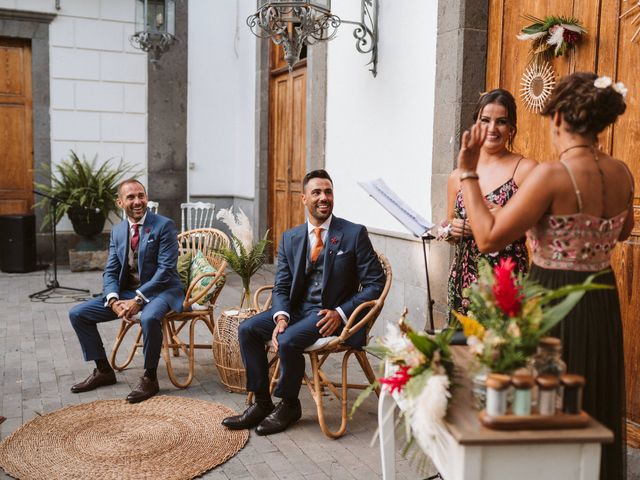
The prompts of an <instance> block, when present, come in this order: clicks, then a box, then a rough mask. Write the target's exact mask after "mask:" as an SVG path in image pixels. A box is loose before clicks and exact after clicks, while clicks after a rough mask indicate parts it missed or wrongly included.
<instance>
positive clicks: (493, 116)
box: [447, 88, 537, 320]
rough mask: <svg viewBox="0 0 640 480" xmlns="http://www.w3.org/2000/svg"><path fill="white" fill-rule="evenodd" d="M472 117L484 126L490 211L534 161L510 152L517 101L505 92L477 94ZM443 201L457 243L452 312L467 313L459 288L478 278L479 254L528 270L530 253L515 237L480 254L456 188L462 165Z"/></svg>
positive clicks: (481, 163) (484, 185)
mask: <svg viewBox="0 0 640 480" xmlns="http://www.w3.org/2000/svg"><path fill="white" fill-rule="evenodd" d="M473 119H474V121H479V122H480V123H481V124H482V125H486V127H487V130H488V133H487V141H485V143H484V145H483V147H482V149H481V151H480V159H479V160H478V172H479V173H480V178H481V179H482V180H481V184H480V188H481V189H482V192H486V193H484V201H485V203H486V204H487V206H489V207H490V208H491V209H492V210H496V209H499V208H501V207H503V206H504V205H505V204H506V203H507V202H508V201H509V199H510V198H511V197H512V196H513V195H514V194H515V193H516V192H517V191H518V186H519V185H521V184H522V182H523V181H524V179H525V177H526V176H527V175H528V174H529V172H530V171H531V170H532V169H533V168H534V167H535V166H536V165H537V163H536V162H535V161H533V160H530V159H527V158H524V157H523V156H522V155H519V154H517V153H514V152H513V151H512V148H513V139H514V137H515V135H516V130H517V128H516V120H517V118H516V103H515V100H514V99H513V96H512V95H511V93H509V92H508V91H507V90H503V89H500V88H499V89H496V90H491V91H490V92H487V93H485V94H484V95H482V96H481V97H480V100H479V101H478V104H477V105H476V110H475V112H474V116H473ZM447 201H448V203H447V204H448V212H447V218H448V219H449V225H451V226H450V227H448V228H447V230H448V233H449V235H448V240H449V241H451V242H452V243H453V244H454V245H455V258H454V261H453V264H452V265H451V271H450V272H449V285H448V304H449V315H450V320H451V316H452V315H451V311H452V310H456V311H458V312H461V313H464V314H466V313H467V307H468V304H469V302H468V300H467V299H466V298H465V297H464V294H463V291H464V289H465V288H467V287H469V286H470V285H472V284H473V283H475V282H476V280H477V275H478V274H477V266H478V260H479V259H480V258H485V259H486V260H488V261H489V263H490V264H491V265H497V264H498V262H499V261H500V259H501V258H512V259H513V260H514V262H515V264H516V272H526V271H527V269H528V267H529V256H528V253H527V247H526V245H525V238H524V236H523V237H522V238H519V239H517V240H515V241H514V242H513V243H511V244H509V245H507V246H506V247H504V248H503V249H501V250H500V251H496V252H492V253H488V254H482V253H480V251H479V250H478V247H477V245H476V242H475V240H474V238H473V228H472V225H471V222H469V220H468V218H467V213H466V209H465V205H464V200H463V198H462V192H461V190H460V169H456V170H454V171H453V172H452V173H451V175H449V181H448V184H447Z"/></svg>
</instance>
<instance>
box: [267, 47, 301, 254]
mask: <svg viewBox="0 0 640 480" xmlns="http://www.w3.org/2000/svg"><path fill="white" fill-rule="evenodd" d="M305 57H306V49H303V52H302V54H301V60H300V61H299V62H297V63H296V65H295V66H294V68H293V71H292V72H289V69H288V68H287V64H286V63H285V61H284V59H283V55H282V48H281V47H279V46H274V45H273V44H272V48H271V51H270V65H271V75H270V81H269V215H270V223H271V227H270V228H271V236H272V239H273V247H274V252H276V251H277V248H278V242H279V241H280V237H281V236H282V233H283V232H284V231H285V230H288V229H290V228H292V227H294V226H295V225H299V224H300V223H302V222H304V218H305V217H304V206H303V205H302V201H301V198H300V195H301V194H302V180H303V178H304V175H305V173H306V131H307V121H306V119H307V108H306V103H307V61H306V58H305Z"/></svg>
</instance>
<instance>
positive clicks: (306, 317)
mask: <svg viewBox="0 0 640 480" xmlns="http://www.w3.org/2000/svg"><path fill="white" fill-rule="evenodd" d="M302 188H303V193H302V202H303V204H304V205H305V207H306V209H307V211H308V221H307V222H306V223H304V224H302V225H299V226H297V227H295V228H292V229H291V230H288V231H286V232H285V233H284V234H283V235H282V240H281V241H280V246H279V248H278V266H277V270H276V277H275V284H274V288H273V302H272V308H271V309H270V310H268V311H266V312H263V313H260V314H258V315H256V316H254V317H252V318H250V319H248V320H246V321H245V322H243V323H241V324H240V328H239V330H238V337H239V341H240V351H241V354H242V360H243V362H244V365H245V369H246V372H247V390H248V391H252V392H254V393H255V398H256V402H255V403H254V404H253V405H251V406H250V407H249V408H247V409H246V410H245V411H244V413H242V414H241V415H235V416H232V417H228V418H225V419H224V420H223V421H222V424H223V425H225V426H226V427H228V428H232V429H244V428H253V427H257V428H256V433H257V434H258V435H269V434H272V433H277V432H281V431H283V430H285V429H286V428H287V427H288V426H289V425H291V424H292V423H294V422H296V421H297V420H299V419H300V417H301V415H302V410H301V407H300V401H299V400H298V394H299V392H300V385H301V383H302V378H303V376H304V368H305V360H304V355H303V352H304V349H305V348H307V347H308V346H310V345H312V344H313V343H315V342H316V340H318V339H319V338H321V337H327V336H331V335H338V334H339V333H340V332H341V330H342V328H343V326H344V324H345V322H346V321H347V319H348V317H349V315H351V313H352V312H353V311H354V310H355V309H356V307H357V306H358V305H360V304H361V303H362V302H365V301H368V300H373V299H375V298H377V297H378V296H379V295H380V293H381V292H382V289H383V287H384V282H385V275H384V272H383V270H382V267H381V265H380V262H379V261H378V257H377V256H376V253H375V252H374V250H373V247H372V246H371V241H370V240H369V236H368V234H367V230H366V228H365V227H364V226H362V225H357V224H355V223H351V222H349V221H347V220H343V219H341V218H338V217H335V216H333V215H332V211H333V182H332V181H331V177H330V176H329V174H328V173H327V172H326V171H324V170H314V171H312V172H309V173H308V174H307V175H306V176H305V177H304V180H303V183H302ZM358 333H360V335H354V336H353V337H351V338H350V340H353V341H354V342H356V344H357V345H362V344H364V329H362V330H360V332H358ZM269 340H271V341H272V345H273V347H274V349H275V350H276V351H277V352H278V354H279V356H280V380H279V382H278V385H277V387H276V390H275V392H274V394H275V396H277V397H280V398H282V401H281V402H280V403H279V404H278V406H274V404H273V403H272V401H271V395H270V394H269V378H268V370H269V368H268V362H267V354H266V352H265V342H267V341H269Z"/></svg>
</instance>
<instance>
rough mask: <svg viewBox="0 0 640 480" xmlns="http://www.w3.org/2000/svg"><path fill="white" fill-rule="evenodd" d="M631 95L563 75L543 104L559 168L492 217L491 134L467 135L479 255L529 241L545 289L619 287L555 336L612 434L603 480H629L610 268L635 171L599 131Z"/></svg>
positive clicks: (465, 186) (599, 294)
mask: <svg viewBox="0 0 640 480" xmlns="http://www.w3.org/2000/svg"><path fill="white" fill-rule="evenodd" d="M625 95H626V88H625V87H624V85H623V84H622V83H620V82H618V83H613V82H612V80H611V79H610V78H608V77H598V76H597V75H596V74H594V73H573V74H571V75H568V76H566V77H564V78H562V79H561V80H560V81H559V82H558V84H557V86H556V88H555V90H554V92H553V94H552V95H551V97H550V98H549V101H548V102H547V105H546V106H545V109H544V111H543V112H542V113H543V115H545V116H548V117H550V120H551V122H550V124H551V141H552V143H553V146H554V147H555V149H556V151H557V152H558V157H559V161H557V162H546V163H544V164H541V165H540V166H538V167H536V168H535V169H534V171H533V172H532V173H531V175H529V178H528V179H527V182H526V183H525V185H523V186H522V188H521V189H520V191H519V193H518V195H517V196H516V197H515V198H514V199H513V200H512V201H510V202H509V204H508V205H507V206H506V207H505V208H503V209H502V210H500V211H499V212H497V213H496V214H492V212H490V210H489V209H488V208H487V207H486V205H485V204H484V202H483V201H482V190H481V188H480V187H479V184H478V177H479V176H481V175H482V174H481V173H480V172H479V171H476V165H478V163H479V157H480V155H481V151H482V149H483V144H484V143H486V141H487V140H486V139H487V135H488V133H487V129H486V127H484V126H483V125H481V124H479V123H476V124H475V125H474V126H473V127H472V129H471V131H470V132H466V133H465V134H464V135H463V138H462V147H461V149H460V154H459V156H458V167H459V168H460V169H461V170H462V172H461V174H460V178H462V179H463V180H462V194H463V197H464V200H465V202H466V205H467V214H468V215H469V219H470V220H471V222H472V224H473V234H474V237H475V239H476V242H477V243H478V247H479V248H480V251H482V252H487V251H494V250H498V249H501V248H504V246H505V245H508V244H509V243H511V242H513V241H514V240H515V239H518V238H521V237H522V235H523V234H524V233H525V232H527V235H528V237H529V239H530V240H531V249H532V256H533V267H532V268H531V277H532V278H534V279H536V280H538V281H539V282H540V283H541V285H543V286H544V287H547V288H553V289H555V288H558V287H561V286H563V285H567V284H575V283H581V282H583V281H584V280H585V279H586V278H587V277H588V276H589V275H592V274H593V273H594V272H602V273H601V274H600V275H599V276H598V278H597V282H598V283H601V284H608V285H610V286H611V289H608V290H595V291H591V292H587V293H586V294H585V295H584V297H582V299H581V300H580V302H579V303H578V304H577V305H576V307H575V308H574V309H573V310H572V311H571V312H570V313H569V315H567V316H566V317H565V319H564V320H563V321H562V323H561V324H560V327H559V328H558V331H557V332H555V334H557V335H559V336H560V337H561V339H562V343H563V356H564V359H565V361H566V363H567V369H568V371H569V372H571V373H577V374H580V375H583V376H584V377H585V380H586V385H585V388H584V392H583V402H582V406H583V409H584V410H585V411H586V412H587V413H589V414H590V415H591V416H593V417H595V418H596V419H597V420H598V421H600V422H601V423H603V424H604V425H605V426H606V427H607V428H609V429H610V430H611V431H613V434H614V441H613V443H611V444H606V445H603V446H602V456H601V462H600V479H601V480H605V479H607V480H620V479H624V478H625V477H626V467H625V460H626V455H625V424H624V416H625V413H624V412H625V388H624V372H625V368H624V355H623V343H622V320H621V313H620V303H619V299H618V292H617V290H616V280H615V277H614V275H613V273H612V272H611V270H610V259H611V252H612V250H613V247H614V246H615V245H616V243H618V242H621V241H623V240H625V239H627V238H628V237H629V235H630V234H631V230H632V229H633V222H634V219H633V198H634V180H633V176H632V175H631V172H630V171H629V168H628V167H627V165H626V164H625V163H624V162H623V161H621V160H617V159H615V158H612V157H611V156H609V155H607V154H606V153H604V152H602V151H600V150H599V149H598V146H597V142H598V134H599V133H600V132H602V131H603V130H604V129H605V128H607V127H608V126H609V125H611V124H612V123H613V122H615V121H616V118H617V117H618V116H619V115H621V114H622V113H624V111H625V109H626V105H625V99H624V96H625Z"/></svg>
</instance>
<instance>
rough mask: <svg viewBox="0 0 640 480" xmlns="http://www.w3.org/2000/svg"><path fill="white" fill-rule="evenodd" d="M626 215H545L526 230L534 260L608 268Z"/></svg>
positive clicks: (571, 266)
mask: <svg viewBox="0 0 640 480" xmlns="http://www.w3.org/2000/svg"><path fill="white" fill-rule="evenodd" d="M626 217H627V211H626V210H625V211H624V212H621V213H619V214H618V215H616V216H615V217H613V218H610V219H604V218H599V217H594V216H592V215H588V214H586V213H574V214H572V215H546V216H544V217H543V218H542V220H541V221H540V222H538V224H536V225H535V226H534V227H533V228H531V229H530V230H529V231H528V232H527V238H528V239H529V245H530V246H531V253H532V260H533V263H535V264H536V265H538V266H540V267H543V268H551V269H555V270H577V271H583V272H597V271H600V270H602V269H604V268H607V267H608V266H609V262H610V259H611V251H612V250H613V247H615V245H616V242H617V241H618V237H619V236H620V232H621V231H622V227H623V225H624V221H625V219H626Z"/></svg>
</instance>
